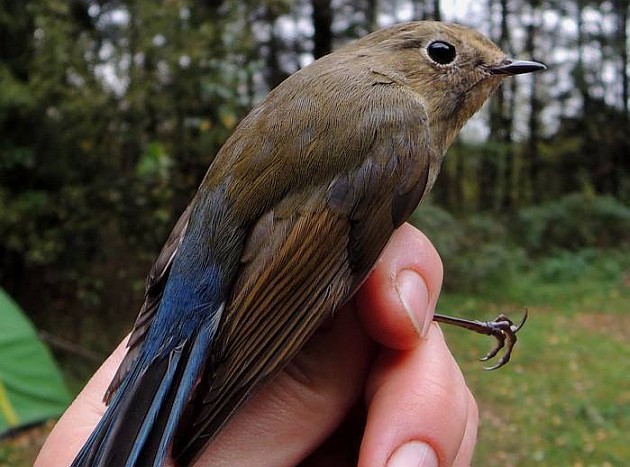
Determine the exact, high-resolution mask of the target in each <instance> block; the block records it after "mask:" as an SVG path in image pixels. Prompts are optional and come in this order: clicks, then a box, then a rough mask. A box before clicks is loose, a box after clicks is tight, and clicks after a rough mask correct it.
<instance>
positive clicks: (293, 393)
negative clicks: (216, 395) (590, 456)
mask: <svg viewBox="0 0 630 467" xmlns="http://www.w3.org/2000/svg"><path fill="white" fill-rule="evenodd" d="M441 282H442V265H441V262H440V259H439V256H438V255H437V252H436V251H435V249H434V248H433V246H432V245H431V243H430V242H429V241H428V239H427V238H426V237H425V236H424V235H423V234H422V233H420V232H419V231H417V230H416V229H414V228H413V227H411V226H409V225H407V224H405V225H404V226H402V227H401V228H400V229H398V230H397V231H396V232H395V233H394V235H393V236H392V239H391V240H390V242H389V244H388V246H387V248H386V249H385V251H384V252H383V254H382V256H381V258H380V259H379V261H378V263H377V264H376V267H375V270H374V271H373V272H372V274H371V275H370V277H369V278H368V280H367V281H366V282H365V284H364V285H363V286H362V287H361V290H360V291H359V292H358V293H357V295H356V296H355V298H354V299H353V300H352V302H351V303H350V304H348V305H347V306H346V307H344V309H342V310H340V311H339V313H338V315H337V316H336V317H335V318H334V319H333V320H331V322H330V323H329V324H328V325H326V326H324V328H323V329H321V330H319V331H318V332H317V333H316V334H315V335H314V336H313V337H312V338H311V340H310V341H309V343H308V344H307V345H306V346H305V347H304V349H303V350H302V351H301V352H300V354H299V355H298V356H297V357H296V358H295V359H294V361H293V362H292V363H291V364H290V365H288V366H287V368H285V369H284V370H283V371H282V372H281V373H280V374H278V375H277V376H276V378H275V379H274V380H273V381H272V382H271V383H269V384H268V385H267V386H265V387H264V388H262V389H261V390H260V391H259V392H257V393H256V394H255V395H254V396H253V397H252V398H251V399H250V400H249V401H248V402H247V403H246V404H245V405H244V406H243V407H242V409H241V410H240V411H239V412H238V413H237V415H236V416H235V417H234V418H233V419H232V421H231V422H230V423H229V424H228V425H227V426H226V428H225V429H224V430H223V431H222V432H221V433H220V434H219V436H218V437H217V439H216V440H215V441H214V442H213V443H212V445H210V446H209V447H208V449H206V451H205V452H204V453H203V454H202V455H201V457H200V458H199V460H198V461H197V464H196V465H199V466H203V465H213V466H217V465H218V466H222V465H225V466H235V465H237V466H238V465H257V466H258V467H266V466H270V467H271V466H274V467H275V466H290V465H303V466H311V467H312V466H319V465H322V466H324V465H326V466H330V465H334V466H339V467H342V466H345V465H359V466H361V467H363V466H366V467H367V466H370V467H371V466H385V465H387V466H409V465H417V466H438V465H440V466H447V465H449V466H450V465H454V466H457V467H459V466H468V465H470V462H471V458H472V454H473V450H474V445H475V440H476V434H477V425H478V413H477V406H476V404H475V401H474V399H473V397H472V395H471V393H470V391H469V390H468V388H467V386H466V384H465V381H464V378H463V376H462V374H461V372H460V370H459V368H458V366H457V364H456V363H455V361H454V360H453V357H452V356H451V354H450V352H449V351H448V349H447V347H446V344H445V342H444V338H443V336H442V333H441V331H440V329H439V327H438V326H437V325H436V324H432V316H433V310H434V308H435V303H436V302H437V298H438V294H439V289H440V285H441ZM405 304H406V306H405ZM405 309H409V310H410V313H407V312H406V311H405ZM124 354H125V347H124V343H121V345H119V346H118V348H117V349H116V350H115V351H114V353H112V355H111V356H110V357H109V358H108V359H107V360H106V361H105V363H104V364H103V365H102V366H101V368H100V369H99V370H98V371H97V372H96V374H95V375H94V376H93V377H92V379H91V380H90V381H89V383H88V384H87V385H86V387H85V388H84V389H83V391H82V392H81V393H80V394H79V396H77V398H76V400H75V401H74V402H73V403H72V405H71V406H70V407H69V408H68V410H67V411H66V413H65V414H64V415H63V417H62V418H61V419H60V420H59V422H58V423H57V425H56V426H55V428H54V429H53V431H52V432H51V434H50V436H49V438H48V440H47V441H46V444H45V445H44V447H43V448H42V450H41V452H40V454H39V457H38V459H37V461H36V463H35V465H36V466H46V467H48V466H56V465H59V466H67V465H69V464H70V463H71V462H72V459H73V458H74V456H75V455H76V453H77V452H78V451H79V449H80V448H81V446H82V445H83V443H84V442H85V440H86V439H87V437H88V436H89V434H90V433H91V432H92V430H93V429H94V427H95V426H96V424H97V423H98V421H99V419H100V418H101V416H102V415H103V413H104V411H105V405H104V404H103V403H102V396H103V394H104V392H105V389H106V388H107V386H108V385H109V382H110V380H111V378H112V376H113V374H114V373H115V371H116V369H117V367H118V365H119V363H120V361H121V360H122V358H123V356H124ZM355 440H356V442H354V441H355ZM357 456H358V457H357Z"/></svg>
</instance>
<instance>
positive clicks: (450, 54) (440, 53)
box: [427, 41, 457, 65]
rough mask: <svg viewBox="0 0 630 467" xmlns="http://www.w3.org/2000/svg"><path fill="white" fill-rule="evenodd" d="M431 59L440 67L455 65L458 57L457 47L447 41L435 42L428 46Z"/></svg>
mask: <svg viewBox="0 0 630 467" xmlns="http://www.w3.org/2000/svg"><path fill="white" fill-rule="evenodd" d="M427 54H428V55H429V58H430V59H431V60H433V61H434V62H435V63H437V64H439V65H448V64H449V63H453V61H454V60H455V57H457V51H456V50H455V46H454V45H452V44H449V43H448V42H445V41H433V42H431V43H430V44H429V45H427Z"/></svg>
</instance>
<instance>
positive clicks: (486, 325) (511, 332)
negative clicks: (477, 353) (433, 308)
mask: <svg viewBox="0 0 630 467" xmlns="http://www.w3.org/2000/svg"><path fill="white" fill-rule="evenodd" d="M433 319H434V320H435V321H437V322H439V323H446V324H452V325H454V326H459V327H460V328H464V329H469V330H471V331H475V332H478V333H479V334H485V335H486V336H492V337H494V338H495V339H496V340H497V344H496V346H495V347H494V348H493V349H491V350H490V352H488V353H487V354H486V356H485V357H483V358H481V359H480V360H481V361H482V362H485V361H487V360H490V359H491V358H493V357H495V356H496V355H497V353H499V351H500V350H501V349H502V348H503V347H505V341H506V339H507V348H506V349H505V352H504V354H503V355H502V356H501V358H499V361H498V362H497V363H496V365H493V366H490V367H485V368H484V369H485V370H496V369H497V368H501V367H502V366H503V365H505V364H506V363H507V362H509V361H510V356H511V355H512V349H513V348H514V345H516V341H517V338H516V333H517V332H518V331H519V329H521V328H522V327H523V325H524V324H525V321H526V320H527V310H525V312H524V313H523V318H521V322H520V323H518V324H514V322H513V321H512V320H511V319H510V318H508V317H507V316H505V315H504V314H503V313H501V314H500V315H499V316H497V317H496V318H494V319H493V320H492V321H477V320H468V319H462V318H452V317H450V316H444V315H440V314H435V315H434V316H433Z"/></svg>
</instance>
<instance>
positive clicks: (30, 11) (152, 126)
mask: <svg viewBox="0 0 630 467" xmlns="http://www.w3.org/2000/svg"><path fill="white" fill-rule="evenodd" d="M629 13H630V7H629V2H628V0H607V1H598V0H571V1H559V0H510V1H509V2H508V1H507V0H483V1H466V0H454V1H445V0H444V1H440V0H425V1H420V0H415V1H414V0H393V1H382V2H378V1H377V0H359V1H350V0H298V1H295V2H289V1H286V0H263V1H255V2H254V1H235V0H205V1H203V0H196V1H194V0H163V1H161V2H155V1H153V0H135V1H122V0H118V1H115V0H112V1H108V0H70V1H66V0H30V1H28V2H24V1H22V0H3V1H2V9H1V10H0V285H1V286H2V287H4V288H5V289H6V290H7V291H8V292H9V293H10V294H11V295H12V296H13V297H14V298H15V299H16V300H17V302H18V303H19V304H20V305H21V306H22V307H23V308H24V309H25V310H26V312H27V314H28V315H29V317H30V318H31V319H32V320H33V321H34V323H35V325H36V327H37V328H38V329H39V330H40V331H41V335H42V337H43V338H45V339H46V340H47V341H48V342H49V343H50V344H51V346H52V348H53V350H54V351H55V355H56V356H57V358H58V359H59V361H60V362H61V364H62V367H63V369H64V372H65V375H66V378H67V380H68V382H69V384H70V385H71V387H72V388H73V390H75V391H76V390H77V389H78V388H79V387H80V386H81V385H82V384H83V383H84V381H85V379H86V378H87V376H88V375H89V374H90V373H91V372H92V371H93V370H94V369H95V367H96V366H97V365H98V362H99V361H100V359H102V357H103V356H104V355H106V354H107V353H108V352H109V351H110V350H111V349H112V348H113V346H114V344H115V343H116V342H117V341H118V340H120V339H121V338H122V337H123V336H124V335H125V333H126V332H128V330H129V328H130V326H131V325H132V323H133V319H134V317H135V314H136V312H137V310H138V308H139V305H140V303H141V300H142V295H143V283H144V277H145V275H146V273H147V271H148V268H149V267H150V264H151V262H152V260H153V259H154V257H155V255H156V253H157V252H158V251H159V249H160V246H161V244H162V243H163V242H164V240H165V238H166V236H167V234H168V232H169V231H170V229H171V227H172V225H173V223H174V220H175V219H176V218H177V216H178V215H179V213H180V212H181V211H182V210H183V208H184V207H185V205H186V204H187V202H188V200H189V199H190V198H191V196H192V195H193V194H194V191H195V190H196V187H197V185H198V184H199V182H200V180H201V178H202V176H203V174H204V173H205V171H206V169H207V166H208V165H209V163H210V162H211V161H212V159H213V157H214V155H215V154H216V152H217V150H218V149H219V148H220V146H221V144H222V143H223V142H224V141H225V139H226V138H227V137H228V136H229V135H230V133H231V132H232V130H233V129H234V127H235V125H236V124H237V123H238V121H239V120H240V119H241V118H242V117H243V116H244V115H245V114H246V113H247V111H248V110H249V109H250V108H251V107H252V105H254V104H255V103H256V102H258V101H259V100H260V99H261V98H262V97H263V96H264V95H265V94H266V93H267V92H268V90H269V89H271V88H273V87H274V86H276V85H277V84H278V83H280V82H281V81H282V80H283V79H284V78H286V77H287V76H288V75H289V74H291V73H292V72H294V71H296V70H297V69H299V68H300V67H302V66H304V65H306V64H308V63H309V62H310V61H312V60H313V59H314V58H317V57H319V56H321V55H324V54H326V53H328V52H330V51H331V50H333V49H335V48H337V47H339V46H341V45H342V44H344V43H346V42H348V41H349V40H351V39H354V38H357V37H360V36H362V35H364V34H366V33H368V32H369V31H372V30H374V29H376V28H378V27H381V26H385V25H388V24H392V23H395V22H400V21H407V20H412V19H441V20H446V21H458V22H462V23H465V24H467V25H469V26H472V27H475V28H477V29H479V30H481V31H483V32H484V33H486V34H488V35H489V36H490V37H491V38H493V39H494V40H495V41H496V42H497V44H499V45H500V46H501V47H502V48H503V49H504V50H505V51H507V52H508V53H509V54H510V55H513V56H515V57H518V58H523V59H536V60H539V61H542V62H544V63H546V64H547V65H548V67H549V70H548V71H547V72H545V73H539V74H534V75H527V76H520V77H518V79H513V80H510V81H509V82H506V83H505V85H504V86H503V87H502V88H501V89H500V90H499V91H498V92H497V93H496V95H495V96H494V98H493V99H492V100H491V102H490V103H489V104H488V105H487V106H486V107H485V108H484V110H483V111H482V112H481V113H480V114H479V115H478V116H476V117H475V118H474V119H473V120H472V121H471V122H470V123H469V124H468V125H467V127H466V128H465V130H464V131H463V133H462V136H461V137H460V138H459V139H458V141H457V142H456V144H455V145H454V147H453V148H452V149H451V151H450V152H449V156H448V158H447V161H446V163H445V165H444V167H443V170H442V173H441V175H440V178H439V180H438V183H437V184H436V187H435V189H434V191H433V194H432V196H431V198H430V200H429V201H428V202H427V203H425V205H423V206H422V207H421V208H419V209H418V211H417V212H416V213H415V214H414V217H413V221H414V223H415V224H416V225H418V226H420V227H421V228H422V229H423V230H424V231H425V232H426V233H427V234H428V235H429V237H430V238H431V239H432V240H433V241H434V243H435V244H436V246H437V247H438V250H439V251H440V254H441V256H442V258H443V260H444V263H445V291H446V292H445V296H444V298H443V299H442V300H441V302H440V310H441V311H442V312H448V313H450V314H458V315H463V316H468V317H476V318H479V319H490V318H492V317H494V315H496V314H497V313H498V312H499V311H509V312H510V313H512V314H514V315H516V316H518V314H519V313H520V310H521V309H522V308H523V307H528V308H529V309H530V313H531V315H532V316H531V320H530V323H528V326H527V328H526V329H524V330H523V333H522V340H521V342H520V343H519V347H518V349H517V350H518V351H517V353H516V355H515V361H514V362H513V363H512V364H511V365H510V366H509V367H508V368H507V369H505V370H501V371H500V372H493V373H492V374H486V373H483V372H480V371H479V365H478V364H477V363H475V361H474V359H473V358H472V357H474V356H475V355H477V354H479V355H481V354H483V353H484V350H485V349H484V346H485V345H488V344H489V343H488V342H486V341H485V340H483V339H482V338H480V337H476V336H465V335H463V334H462V333H461V332H457V331H455V332H451V331H449V332H448V334H447V335H448V337H449V342H451V344H452V347H453V349H454V352H455V353H456V355H457V357H458V360H459V361H460V362H461V364H462V365H463V367H464V371H465V373H466V375H467V378H468V379H469V382H470V384H471V386H472V387H473V389H474V392H475V394H476V395H477V397H478V398H479V400H480V405H481V410H482V429H481V434H480V445H479V448H478V451H477V458H476V465H486V466H490V465H502V466H504V465H519V466H520V465H575V466H578V465H625V462H624V461H627V460H628V459H630V447H629V446H628V443H627V441H626V439H627V438H626V437H627V433H629V432H630V363H629V362H630V345H629V344H628V342H630V253H629V249H628V246H629V245H630V138H629V137H630V109H629V105H630V95H629V94H630V90H629V77H628V75H629V73H630V64H629V57H628V51H629V50H630V43H629V39H628V30H629V26H628V16H629ZM18 451H19V452H18ZM27 451H28V449H27ZM16 452H17V454H16ZM29 455H32V452H31V453H27V454H21V451H20V449H17V450H16V448H15V446H12V445H7V446H0V463H2V462H3V460H4V461H6V462H7V463H10V464H16V465H18V464H20V462H24V463H25V464H27V463H28V461H25V460H20V459H27V458H28V456H29ZM21 456H26V457H21Z"/></svg>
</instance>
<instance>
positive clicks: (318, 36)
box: [312, 0, 333, 60]
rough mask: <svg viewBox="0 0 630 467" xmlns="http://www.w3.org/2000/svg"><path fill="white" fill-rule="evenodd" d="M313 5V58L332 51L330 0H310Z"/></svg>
mask: <svg viewBox="0 0 630 467" xmlns="http://www.w3.org/2000/svg"><path fill="white" fill-rule="evenodd" d="M312 6H313V17H312V20H313V30H314V34H313V58H315V59H316V60H317V59H318V58H319V57H323V56H324V55H327V54H329V53H330V52H331V51H332V29H331V28H332V18H333V16H332V15H333V14H332V9H331V5H330V0H312Z"/></svg>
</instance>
